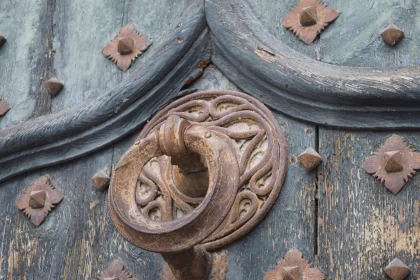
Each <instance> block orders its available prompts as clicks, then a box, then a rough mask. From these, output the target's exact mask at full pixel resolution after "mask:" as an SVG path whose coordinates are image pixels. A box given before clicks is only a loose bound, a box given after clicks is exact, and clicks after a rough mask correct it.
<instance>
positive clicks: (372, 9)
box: [247, 0, 420, 67]
mask: <svg viewBox="0 0 420 280" xmlns="http://www.w3.org/2000/svg"><path fill="white" fill-rule="evenodd" d="M247 2H248V4H249V5H250V7H251V9H252V10H253V11H254V13H255V14H256V16H257V18H258V19H259V20H260V21H261V22H262V23H263V25H264V26H265V27H266V28H267V30H268V31H269V32H270V33H271V34H273V35H274V36H275V37H276V38H277V39H279V40H280V41H281V42H282V43H284V44H286V45H287V46H289V47H291V48H292V49H294V50H298V51H299V52H300V53H302V54H305V55H307V56H309V57H311V58H314V59H317V60H320V61H322V62H326V63H329V64H336V65H347V66H356V67H395V66H418V65H419V63H420V61H419V54H420V53H419V48H418V44H419V40H420V39H419V37H418V36H416V32H417V30H418V27H419V21H418V19H417V18H418V14H419V12H420V9H419V7H418V5H417V1H413V0H407V1H378V0H371V1H366V0H355V1H347V0H335V1H331V0H324V1H323V2H324V3H326V4H328V5H329V6H331V7H332V8H334V9H335V10H337V11H338V12H339V13H340V16H339V17H338V18H337V19H336V20H335V21H334V23H333V24H331V25H330V26H329V27H327V28H326V29H325V30H324V31H323V32H322V33H321V35H320V36H319V39H318V40H317V41H315V42H314V43H313V44H311V45H309V46H307V45H305V44H304V43H303V42H302V41H300V40H299V39H298V38H296V36H294V35H293V34H292V33H291V32H289V31H287V30H286V28H284V27H283V26H282V25H281V20H282V19H283V16H284V15H285V14H286V13H287V12H288V11H289V10H290V9H291V8H292V7H294V6H295V5H296V4H297V3H299V1H298V0H296V1H287V0H284V1H265V0H247ZM391 23H395V24H396V25H398V26H399V27H401V28H402V29H403V30H404V31H405V36H406V38H405V39H404V40H403V41H402V42H401V43H400V44H398V45H397V46H395V47H390V46H388V45H387V44H386V43H384V42H383V40H382V38H381V36H380V33H381V32H382V30H384V29H385V28H386V27H387V26H388V25H389V24H391Z"/></svg>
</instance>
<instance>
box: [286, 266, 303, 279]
mask: <svg viewBox="0 0 420 280" xmlns="http://www.w3.org/2000/svg"><path fill="white" fill-rule="evenodd" d="M283 271H284V278H283V279H284V280H300V279H301V273H300V267H299V266H286V267H283Z"/></svg>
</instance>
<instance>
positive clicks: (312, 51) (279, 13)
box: [246, 0, 320, 59]
mask: <svg viewBox="0 0 420 280" xmlns="http://www.w3.org/2000/svg"><path fill="white" fill-rule="evenodd" d="M246 2H247V3H248V5H249V7H250V8H251V9H252V11H253V12H254V13H255V16H256V17H257V19H258V20H260V21H261V23H262V24H263V25H264V27H266V28H267V30H268V31H269V32H270V34H272V35H273V36H275V37H276V38H278V39H279V40H280V41H281V42H283V43H285V44H286V45H288V46H289V47H290V48H292V49H294V50H296V51H298V52H299V53H302V54H304V55H306V56H308V57H310V58H313V59H317V57H319V48H320V44H319V40H316V41H314V43H312V44H311V45H306V44H305V43H304V42H302V41H301V40H299V39H298V38H297V37H296V36H295V35H294V34H293V33H292V32H290V31H289V30H287V29H286V28H284V26H283V25H282V24H281V21H282V19H283V17H284V15H285V14H287V13H288V12H289V11H290V10H291V9H292V8H293V7H295V6H296V5H297V4H298V3H299V1H290V0H280V1H266V0H246Z"/></svg>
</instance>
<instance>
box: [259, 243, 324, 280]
mask: <svg viewBox="0 0 420 280" xmlns="http://www.w3.org/2000/svg"><path fill="white" fill-rule="evenodd" d="M278 279H283V280H300V279H311V280H323V279H325V275H324V274H323V273H322V272H321V271H320V270H319V269H318V268H316V267H313V265H312V264H311V263H309V261H308V260H307V259H306V258H305V257H304V256H303V254H302V252H301V251H299V250H298V249H296V248H293V249H291V250H289V251H288V252H287V253H286V254H285V255H284V257H283V258H282V259H281V260H280V261H279V262H278V263H277V265H276V266H275V268H274V269H272V270H269V271H268V272H267V274H266V275H265V277H264V280H278Z"/></svg>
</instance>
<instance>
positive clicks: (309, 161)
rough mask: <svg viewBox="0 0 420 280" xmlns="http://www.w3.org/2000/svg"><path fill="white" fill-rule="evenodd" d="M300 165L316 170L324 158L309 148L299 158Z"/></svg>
mask: <svg viewBox="0 0 420 280" xmlns="http://www.w3.org/2000/svg"><path fill="white" fill-rule="evenodd" d="M298 159H299V161H300V163H301V164H302V165H303V166H304V167H305V168H306V169H307V170H309V171H310V170H313V169H315V168H316V167H317V166H318V165H319V164H320V163H321V161H322V157H321V156H320V155H319V154H318V153H317V152H316V151H315V150H314V149H313V148H308V149H307V150H306V151H304V152H303V153H301V154H300V155H299V156H298Z"/></svg>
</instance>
